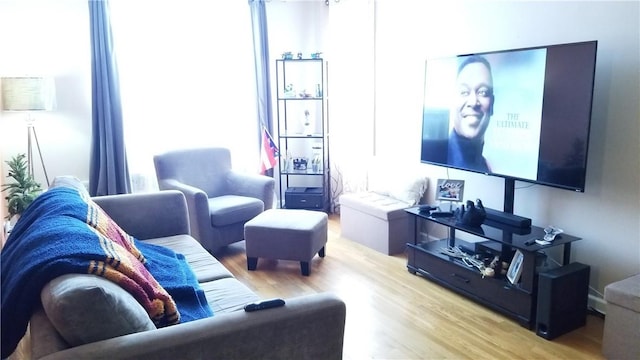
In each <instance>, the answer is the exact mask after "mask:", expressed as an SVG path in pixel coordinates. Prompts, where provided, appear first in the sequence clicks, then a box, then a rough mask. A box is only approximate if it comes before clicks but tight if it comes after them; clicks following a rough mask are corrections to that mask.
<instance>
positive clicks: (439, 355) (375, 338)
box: [217, 216, 604, 359]
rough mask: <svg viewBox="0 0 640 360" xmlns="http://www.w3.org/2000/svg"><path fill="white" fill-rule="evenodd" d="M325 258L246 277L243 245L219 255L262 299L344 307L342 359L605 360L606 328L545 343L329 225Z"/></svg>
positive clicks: (592, 321) (261, 269) (273, 265)
mask: <svg viewBox="0 0 640 360" xmlns="http://www.w3.org/2000/svg"><path fill="white" fill-rule="evenodd" d="M326 250H327V254H326V257H325V258H319V257H317V256H316V257H315V258H314V260H313V262H312V264H311V276H309V277H303V276H302V275H300V265H299V263H297V262H294V261H269V260H264V259H260V260H259V261H258V268H257V270H256V271H251V272H250V271H248V270H247V268H246V258H245V255H244V243H243V242H241V243H237V244H235V245H232V246H230V247H229V248H228V249H226V250H225V251H224V252H223V253H220V254H218V255H217V257H218V258H219V259H220V261H221V262H223V263H224V264H225V266H227V268H228V269H229V270H230V271H231V272H232V273H234V275H235V276H236V277H237V278H238V279H239V280H240V281H242V282H243V283H244V284H246V285H247V286H249V287H250V288H251V289H253V290H254V291H255V292H257V293H258V294H259V295H261V296H262V297H264V298H270V297H282V298H285V299H286V298H288V297H294V296H298V295H302V294H310V293H316V292H323V291H329V292H333V293H335V294H337V295H338V296H339V297H341V298H342V299H343V300H344V301H345V302H346V304H347V321H346V328H345V343H344V358H345V359H507V358H508V359H603V356H602V354H601V345H602V330H603V325H604V321H603V320H602V319H601V318H599V317H596V316H591V315H590V316H588V317H587V325H586V326H584V327H582V328H580V329H577V330H574V331H572V332H570V333H568V334H565V335H563V336H560V337H558V338H556V339H554V340H552V341H549V340H545V339H543V338H541V337H539V336H537V335H536V334H535V332H533V331H531V330H528V329H526V328H524V327H522V326H520V325H518V324H517V323H516V322H515V321H513V320H511V319H509V318H507V317H504V316H502V315H500V314H498V313H496V312H494V311H492V310H490V309H488V308H486V307H483V306H481V305H478V304H476V303H474V302H473V301H471V300H467V299H466V298H464V297H462V296H460V295H458V294H456V293H454V292H451V291H449V290H447V289H445V288H443V287H441V286H439V285H437V284H435V283H433V282H431V281H429V280H427V279H425V278H422V277H420V276H416V275H412V274H410V273H409V272H408V271H407V269H406V256H404V255H397V256H386V255H383V254H380V253H378V252H375V251H374V250H371V249H369V248H367V247H364V246H361V245H360V244H358V243H355V242H352V241H350V240H346V239H343V238H341V237H340V223H339V218H338V217H337V216H332V217H331V219H330V221H329V240H328V243H327V248H326Z"/></svg>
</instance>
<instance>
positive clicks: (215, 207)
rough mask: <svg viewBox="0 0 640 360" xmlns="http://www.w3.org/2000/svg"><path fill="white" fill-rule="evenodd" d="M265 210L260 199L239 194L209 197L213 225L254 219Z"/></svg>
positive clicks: (218, 225) (224, 224) (217, 225)
mask: <svg viewBox="0 0 640 360" xmlns="http://www.w3.org/2000/svg"><path fill="white" fill-rule="evenodd" d="M263 210H264V203H263V202H262V200H260V199H256V198H251V197H247V196H238V195H223V196H218V197H215V198H210V199H209V211H210V213H211V225H212V226H214V227H220V226H226V225H231V224H236V223H239V222H245V221H247V220H250V219H253V218H254V217H255V216H256V215H258V214H260V213H261V212H262V211H263Z"/></svg>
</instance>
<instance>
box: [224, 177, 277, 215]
mask: <svg viewBox="0 0 640 360" xmlns="http://www.w3.org/2000/svg"><path fill="white" fill-rule="evenodd" d="M227 186H228V188H229V190H230V192H231V193H232V194H234V195H242V196H248V197H253V198H258V199H260V200H262V202H263V203H264V209H265V210H267V209H271V208H272V207H273V197H274V189H275V180H274V179H273V178H272V177H269V176H264V175H254V174H246V173H240V172H235V171H233V170H231V171H229V172H228V173H227Z"/></svg>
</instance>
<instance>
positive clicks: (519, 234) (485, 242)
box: [405, 207, 580, 329]
mask: <svg viewBox="0 0 640 360" xmlns="http://www.w3.org/2000/svg"><path fill="white" fill-rule="evenodd" d="M405 211H406V212H407V213H409V214H410V215H411V217H412V218H413V240H412V241H413V242H412V243H408V244H407V250H408V255H407V270H408V271H409V272H410V273H412V274H419V275H421V276H423V277H425V278H428V279H430V280H433V281H435V282H436V283H438V284H440V285H442V286H445V287H447V288H449V289H451V290H453V291H455V292H457V293H459V294H461V295H464V296H466V297H469V298H471V299H473V300H474V301H476V302H478V303H480V304H483V305H485V306H488V307H489V308H491V309H493V310H495V311H498V312H500V313H502V314H504V315H507V316H509V317H511V318H513V319H514V320H516V321H518V322H519V323H520V324H521V325H522V326H524V327H527V328H529V329H532V328H533V327H534V325H535V321H536V317H535V316H536V304H537V288H538V286H537V280H538V273H539V272H542V271H546V270H551V269H553V266H550V267H547V268H545V267H543V266H542V265H541V263H542V261H541V256H543V255H542V253H541V252H540V250H547V249H549V248H552V247H557V246H562V248H563V264H562V265H568V264H569V262H570V258H571V243H572V242H574V241H577V240H580V238H578V237H575V236H571V235H568V234H566V233H563V234H562V235H561V236H558V237H557V238H556V239H555V240H554V241H553V243H551V244H550V245H546V246H541V245H538V244H536V243H535V242H533V244H532V245H527V244H530V243H531V242H532V240H535V239H542V238H543V237H544V229H543V228H541V227H537V226H531V227H529V228H517V227H511V226H508V225H504V224H500V223H495V222H487V221H486V222H485V224H483V225H482V226H481V227H476V228H474V227H468V226H465V225H458V224H456V219H455V218H452V217H431V216H430V215H429V214H428V213H424V212H423V213H421V212H420V209H419V208H418V207H414V208H408V209H406V210H405ZM423 221H429V222H432V223H435V224H438V225H441V226H445V227H447V228H448V237H447V238H445V239H442V240H438V241H428V242H419V241H418V239H419V236H418V232H419V229H420V223H421V222H423ZM457 231H460V232H464V233H466V234H469V235H470V236H468V238H470V239H468V240H467V241H463V240H461V239H458V238H456V232H457ZM525 243H526V244H525ZM448 247H458V248H461V249H463V251H465V252H470V253H472V254H470V255H478V256H479V258H480V259H483V258H493V257H495V256H498V257H499V259H500V261H501V262H507V263H510V262H511V261H512V259H513V257H514V254H515V253H516V252H517V251H519V252H520V253H521V254H522V265H521V266H522V271H521V273H520V276H519V280H518V281H516V282H514V283H511V281H509V279H508V278H507V276H506V275H502V274H501V273H500V271H499V270H498V271H496V273H495V276H494V277H488V276H483V275H482V274H481V273H480V271H479V270H478V269H477V268H475V267H469V266H468V265H467V264H465V263H464V262H463V261H461V260H460V259H459V258H456V257H454V256H451V255H448V254H445V253H443V252H442V251H441V250H442V249H443V248H448Z"/></svg>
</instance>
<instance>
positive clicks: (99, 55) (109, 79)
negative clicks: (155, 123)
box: [89, 0, 131, 196]
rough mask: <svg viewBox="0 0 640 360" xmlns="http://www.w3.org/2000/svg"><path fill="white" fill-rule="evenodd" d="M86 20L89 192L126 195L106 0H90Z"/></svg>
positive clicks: (126, 171)
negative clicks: (88, 30) (88, 31)
mask: <svg viewBox="0 0 640 360" xmlns="http://www.w3.org/2000/svg"><path fill="white" fill-rule="evenodd" d="M89 22H90V26H91V101H92V139H91V159H90V170H89V171H90V173H89V193H90V194H91V195H92V196H99V195H114V194H126V193H129V192H131V179H130V177H129V168H128V165H127V154H126V151H125V145H124V129H123V123H122V106H121V102H120V88H119V84H118V71H117V66H116V60H115V56H114V54H113V38H112V35H111V25H110V22H109V4H108V1H107V0H89Z"/></svg>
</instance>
